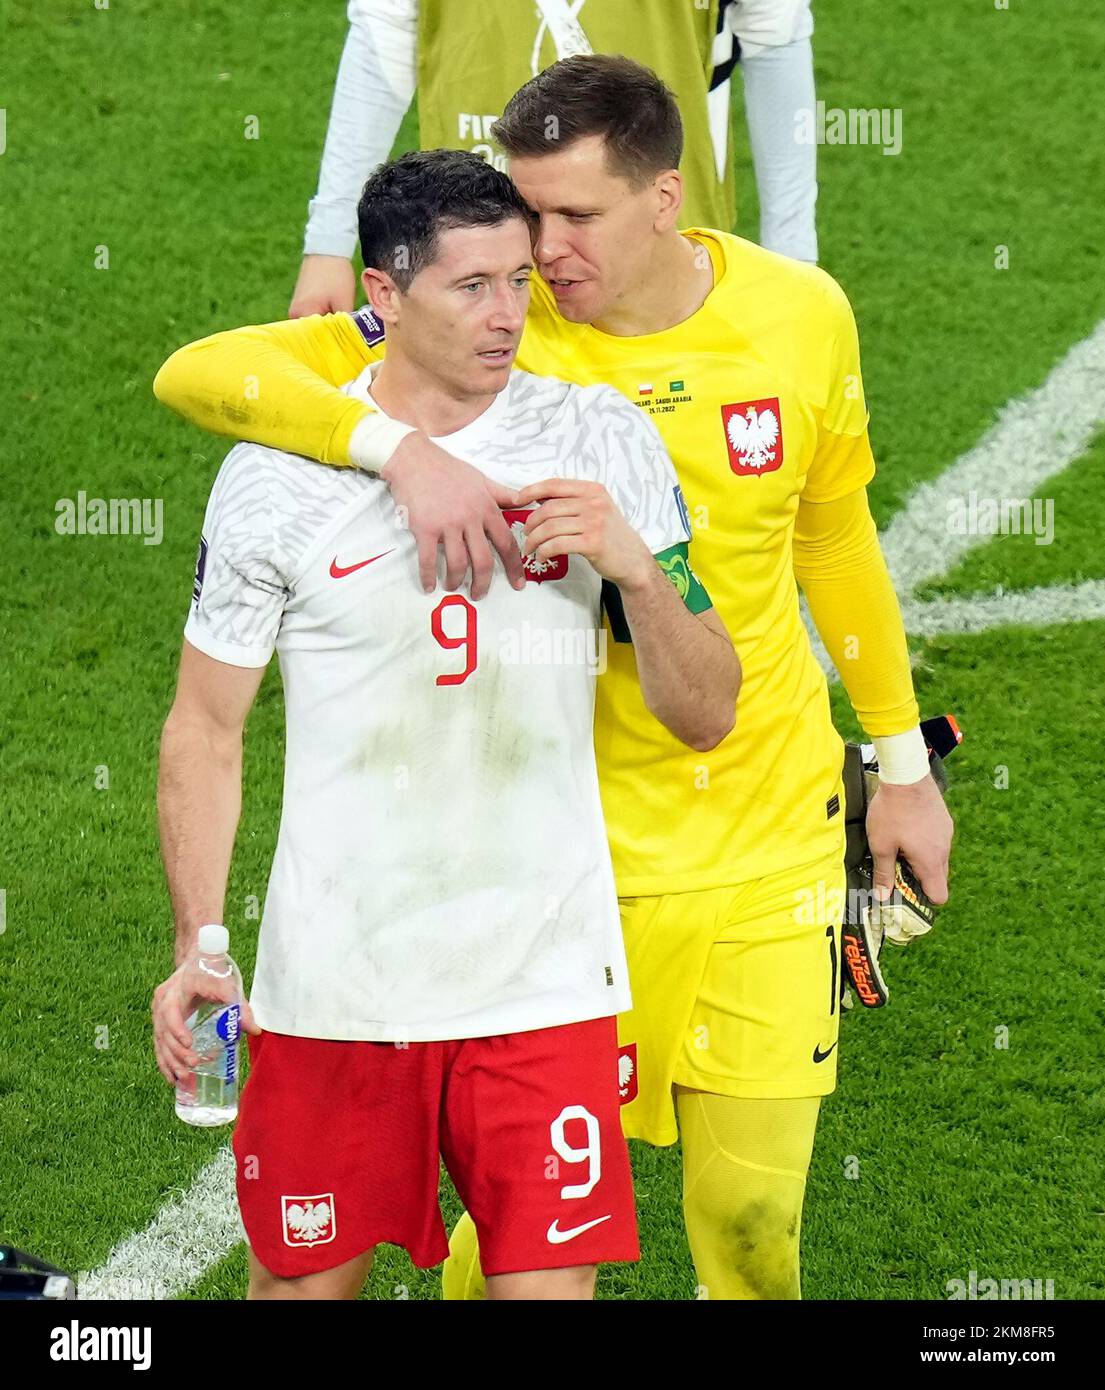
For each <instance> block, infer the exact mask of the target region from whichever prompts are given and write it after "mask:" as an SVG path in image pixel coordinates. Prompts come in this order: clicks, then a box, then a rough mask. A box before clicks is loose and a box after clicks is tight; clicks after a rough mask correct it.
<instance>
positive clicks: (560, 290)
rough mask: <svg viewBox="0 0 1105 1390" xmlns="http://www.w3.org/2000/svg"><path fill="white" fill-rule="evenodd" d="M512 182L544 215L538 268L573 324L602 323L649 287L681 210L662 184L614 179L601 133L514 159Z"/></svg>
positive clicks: (537, 245) (537, 250) (536, 244)
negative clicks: (658, 241) (653, 260)
mask: <svg viewBox="0 0 1105 1390" xmlns="http://www.w3.org/2000/svg"><path fill="white" fill-rule="evenodd" d="M510 176H511V178H512V179H513V180H514V182H515V184H516V185H517V187H518V191H519V192H520V193H521V195H522V197H523V198H525V200H526V202H527V203H529V205H530V207H531V208H533V209H534V211H535V212H536V213H537V214H538V215H539V216H540V219H541V222H540V231H539V232H538V235H537V238H536V240H535V242H534V258H535V260H536V262H537V269H538V270H539V271H540V273H541V276H542V278H543V279H544V280H546V281H547V282H548V285H549V287H550V289H551V290H552V292H553V294H554V295H555V296H556V303H557V307H558V308H559V310H560V312H561V314H563V316H564V317H565V318H566V319H570V320H571V321H572V322H573V323H593V322H594V321H595V320H596V319H601V318H602V317H603V315H604V314H607V313H608V312H609V311H610V310H611V309H613V308H616V307H617V306H618V304H619V303H620V302H621V301H622V300H624V299H625V298H626V297H627V295H629V294H630V293H631V292H632V291H633V289H634V288H635V287H636V286H637V285H639V284H641V283H642V282H643V281H644V279H645V277H646V276H647V274H648V266H649V257H650V254H651V251H652V240H653V236H654V234H655V233H656V231H657V230H660V229H662V228H666V227H667V226H670V225H671V224H673V223H674V221H675V216H676V213H677V211H678V206H676V208H675V209H674V210H671V209H669V208H668V206H667V202H668V200H665V198H664V197H663V196H662V195H661V193H660V191H659V189H658V186H657V183H656V182H652V183H648V184H646V185H645V186H644V187H643V188H636V187H635V186H634V185H633V184H631V183H630V182H629V181H628V180H627V179H625V178H624V177H622V176H621V175H619V174H613V173H611V172H610V170H609V169H608V168H607V161H606V150H605V144H604V141H603V138H602V136H600V135H588V136H584V137H583V138H581V139H579V140H576V141H573V143H572V144H570V145H569V146H568V147H567V148H566V149H564V150H562V151H559V152H557V153H554V154H542V155H522V156H519V157H516V158H512V159H511V161H510Z"/></svg>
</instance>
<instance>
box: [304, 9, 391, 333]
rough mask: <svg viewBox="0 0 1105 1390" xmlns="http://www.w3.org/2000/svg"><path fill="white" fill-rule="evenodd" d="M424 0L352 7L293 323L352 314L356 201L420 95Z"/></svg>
mask: <svg viewBox="0 0 1105 1390" xmlns="http://www.w3.org/2000/svg"><path fill="white" fill-rule="evenodd" d="M417 59H418V0H401V2H400V0H351V3H350V5H349V33H348V36H347V37H346V40H345V49H344V51H343V52H342V58H341V64H340V66H339V68H338V77H337V81H336V82H335V84H334V101H333V105H332V106H331V108H330V124H329V127H328V128H327V131H326V146H325V148H324V150H323V154H322V168H321V170H320V171H319V180H318V193H317V194H316V195H315V197H314V198H313V199H312V201H311V208H310V220H309V221H308V223H307V236H306V240H305V242H304V247H303V265H302V267H301V269H300V272H299V279H298V281H297V283H296V287H295V293H294V295H293V296H292V302H291V306H290V308H289V309H288V317H289V318H293V319H297V318H302V317H303V316H304V315H305V314H328V313H333V312H337V311H338V310H341V309H352V307H353V303H354V300H355V298H356V292H357V280H356V275H355V274H354V270H353V266H352V264H351V262H352V259H353V252H354V250H355V249H356V245H357V202H358V200H359V198H360V196H361V189H362V188H363V187H364V183H365V180H366V179H367V178H368V176H369V174H370V173H371V172H372V170H373V169H374V168H375V167H376V166H377V164H381V163H383V161H384V160H385V159H387V157H388V155H389V154H390V153H391V148H392V145H393V144H394V143H395V137H396V135H397V134H398V132H399V128H400V125H401V124H402V121H403V117H404V115H405V114H406V112H407V108H408V107H409V106H410V104H411V98H412V96H413V95H414V88H415V74H416V68H417Z"/></svg>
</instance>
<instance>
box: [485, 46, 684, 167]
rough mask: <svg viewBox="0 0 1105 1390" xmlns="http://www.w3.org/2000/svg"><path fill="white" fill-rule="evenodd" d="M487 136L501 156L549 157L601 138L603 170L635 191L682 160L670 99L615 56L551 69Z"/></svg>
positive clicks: (648, 73)
mask: <svg viewBox="0 0 1105 1390" xmlns="http://www.w3.org/2000/svg"><path fill="white" fill-rule="evenodd" d="M491 134H492V135H493V136H494V137H495V139H496V140H497V141H498V142H499V144H500V145H501V146H502V147H503V149H504V150H506V152H507V154H509V155H542V154H555V153H556V152H557V151H558V150H562V149H565V148H566V147H567V146H568V145H570V144H571V143H572V142H573V141H575V140H579V139H582V138H583V137H584V136H587V135H601V136H602V137H603V139H604V140H605V141H606V159H607V165H608V167H609V169H610V171H611V172H612V173H615V174H620V175H621V176H622V177H623V178H624V179H627V180H628V181H629V182H630V183H632V184H634V185H635V186H637V187H641V186H643V185H644V184H646V183H648V182H649V181H650V180H651V179H654V178H655V177H656V175H657V174H659V173H661V172H662V171H663V170H664V169H677V168H678V167H679V160H680V159H681V158H682V155H683V122H682V120H681V119H680V116H679V107H678V106H677V105H676V102H675V96H674V95H673V93H672V92H671V91H670V90H669V89H668V88H667V87H666V86H665V85H664V83H663V82H662V81H661V80H660V78H658V77H657V76H656V74H655V73H654V72H653V71H652V69H651V68H646V67H644V66H643V65H642V64H641V63H635V62H634V61H633V59H632V58H623V57H621V56H620V55H617V54H607V53H588V54H581V55H579V56H578V57H575V58H562V59H561V60H560V62H559V63H553V65H552V67H550V68H546V69H545V71H544V72H540V73H538V74H537V76H536V77H533V78H531V79H530V80H529V81H528V82H527V83H526V85H525V86H524V87H520V88H519V89H518V91H516V92H515V93H514V95H513V96H512V97H511V98H510V100H509V101H508V102H507V104H506V110H505V111H504V112H503V114H502V115H501V116H500V117H499V119H498V120H497V121H496V122H495V124H494V125H493V126H492V127H491Z"/></svg>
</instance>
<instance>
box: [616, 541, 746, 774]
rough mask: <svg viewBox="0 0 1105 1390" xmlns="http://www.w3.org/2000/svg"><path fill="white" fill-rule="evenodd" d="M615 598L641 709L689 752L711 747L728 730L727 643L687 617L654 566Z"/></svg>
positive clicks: (735, 670)
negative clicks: (643, 706)
mask: <svg viewBox="0 0 1105 1390" xmlns="http://www.w3.org/2000/svg"><path fill="white" fill-rule="evenodd" d="M620 593H621V598H622V606H623V608H624V610H625V617H626V622H627V623H628V624H629V630H630V632H631V633H632V635H633V649H634V652H635V653H636V657H637V675H638V679H639V680H640V683H641V693H642V694H643V695H644V699H645V704H646V705H647V706H648V708H649V710H650V711H651V712H652V713H653V714H654V715H655V716H656V718H657V719H658V720H659V721H660V722H661V724H663V725H665V726H666V727H667V728H668V729H670V730H671V732H672V733H673V734H674V735H675V736H676V738H678V739H681V740H682V741H683V742H684V743H686V744H688V745H689V746H690V747H691V748H697V749H699V750H700V751H703V752H705V751H706V750H707V749H710V748H714V747H716V745H717V744H719V743H720V742H721V741H722V739H723V738H725V736H726V735H727V734H728V733H729V732H730V730H731V729H732V728H733V723H734V719H735V710H736V702H737V693H738V691H739V689H740V662H739V661H738V660H737V656H736V653H735V652H734V651H733V648H732V645H731V643H730V642H729V640H728V638H727V637H725V636H724V635H723V634H722V633H720V632H714V631H712V630H711V629H710V628H708V627H707V626H706V624H705V623H704V622H703V621H702V620H701V618H699V617H696V616H695V614H693V613H691V612H690V610H689V609H688V608H687V607H686V605H685V604H684V602H683V600H682V598H681V597H680V596H679V594H678V592H677V591H676V589H675V587H674V585H673V584H672V583H671V581H670V580H669V579H668V578H667V577H666V576H665V575H664V573H663V571H662V570H661V569H660V567H659V565H657V564H656V563H655V562H653V564H652V565H651V567H650V568H649V569H648V570H647V571H646V573H645V576H644V577H643V579H642V581H641V583H640V584H638V585H633V586H626V585H623V586H620Z"/></svg>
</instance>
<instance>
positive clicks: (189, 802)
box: [157, 641, 265, 965]
mask: <svg viewBox="0 0 1105 1390" xmlns="http://www.w3.org/2000/svg"><path fill="white" fill-rule="evenodd" d="M264 674H265V668H264V667H263V666H257V667H250V666H230V665H227V663H226V662H223V661H216V660H215V659H214V658H213V657H210V656H207V655H205V654H204V653H203V652H201V651H200V650H199V649H198V648H197V647H193V646H192V644H191V643H190V642H187V641H186V642H185V643H184V650H183V652H182V653H181V658H180V677H179V680H178V682H177V692H176V698H175V700H174V701H173V707H172V709H171V710H170V711H169V717H168V719H166V721H165V728H164V730H163V731H162V735H161V762H160V767H159V774H158V784H157V815H158V826H159V829H160V832H161V857H162V860H163V861H164V864H165V876H166V878H167V879H168V883H169V896H170V898H171V899H172V904H173V919H174V921H175V923H176V946H175V956H176V963H177V965H180V964H181V963H182V962H183V961H185V960H187V959H188V958H189V957H191V956H193V955H194V954H195V952H196V944H197V941H198V938H199V929H200V927H201V926H203V924H204V923H205V922H221V921H222V920H223V896H224V894H225V892H226V880H227V875H228V873H229V871H230V856H231V852H232V851H233V848H234V835H235V832H236V831H237V828H238V817H239V815H240V814H241V806H242V730H243V728H244V727H245V719H246V715H247V714H248V713H249V711H250V708H251V706H252V705H253V701H254V699H255V698H256V695H257V691H258V689H259V687H260V685H261V679H262V677H263V676H264Z"/></svg>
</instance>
